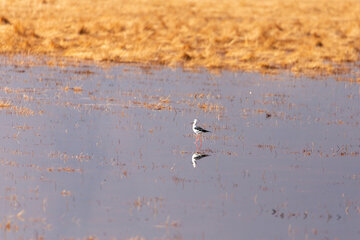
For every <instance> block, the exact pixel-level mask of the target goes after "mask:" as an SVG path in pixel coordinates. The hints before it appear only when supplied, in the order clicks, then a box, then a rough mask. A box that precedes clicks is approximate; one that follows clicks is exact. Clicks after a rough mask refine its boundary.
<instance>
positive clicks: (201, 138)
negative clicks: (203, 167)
mask: <svg viewBox="0 0 360 240" xmlns="http://www.w3.org/2000/svg"><path fill="white" fill-rule="evenodd" d="M201 145H202V137H200V148H201Z"/></svg>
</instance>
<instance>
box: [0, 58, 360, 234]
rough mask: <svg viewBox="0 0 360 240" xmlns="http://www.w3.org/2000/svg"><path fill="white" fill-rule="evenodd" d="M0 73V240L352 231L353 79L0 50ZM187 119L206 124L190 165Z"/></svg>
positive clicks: (355, 213)
mask: <svg viewBox="0 0 360 240" xmlns="http://www.w3.org/2000/svg"><path fill="white" fill-rule="evenodd" d="M0 73H1V74H0V83H1V87H0V101H1V102H2V103H6V104H8V105H6V106H5V105H3V106H2V107H0V132H1V138H0V182H1V186H0V238H1V239H85V238H91V237H93V238H94V239H96V238H98V239H130V238H133V239H141V238H143V239H250V240H251V239H358V238H359V237H360V229H359V224H360V191H359V187H360V155H359V153H360V126H359V119H360V85H359V84H357V83H351V82H348V81H336V80H334V79H333V78H331V77H328V78H325V77H324V78H322V79H316V80H314V79H307V78H294V77H292V76H288V75H286V74H284V75H279V76H263V75H259V74H249V73H232V72H223V73H221V74H217V75H214V74H211V73H208V72H206V71H199V72H184V71H183V70H181V69H168V68H161V69H157V68H148V67H139V66H126V65H113V66H99V65H98V66H97V65H92V64H78V65H71V64H70V65H68V66H67V65H65V66H63V67H55V66H46V65H29V66H27V65H26V64H25V65H24V64H22V65H16V64H9V62H8V61H4V60H3V62H2V64H1V66H0ZM0 105H1V104H0ZM194 118H197V119H199V123H200V125H201V126H203V127H205V128H207V129H209V130H210V131H211V133H209V134H206V135H204V136H203V139H202V140H203V141H202V147H201V148H200V149H198V150H199V152H201V153H205V154H208V155H210V156H208V157H205V158H202V159H200V160H198V161H196V164H193V162H192V155H193V154H194V153H196V151H197V146H196V145H195V144H194V142H195V136H194V134H193V133H192V130H191V122H192V121H193V119H194ZM194 166H196V167H195V168H194Z"/></svg>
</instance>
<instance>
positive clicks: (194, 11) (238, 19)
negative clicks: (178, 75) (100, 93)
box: [0, 0, 360, 75]
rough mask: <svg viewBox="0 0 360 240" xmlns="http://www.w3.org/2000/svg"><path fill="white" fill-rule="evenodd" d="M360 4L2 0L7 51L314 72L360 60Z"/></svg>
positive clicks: (0, 31) (328, 0)
mask: <svg viewBox="0 0 360 240" xmlns="http://www.w3.org/2000/svg"><path fill="white" fill-rule="evenodd" d="M359 13H360V1H358V0H343V1H338V0H317V1H310V0H305V1H296V0H287V1H280V0H262V1H253V0H236V1H235V0H227V1H215V0H200V1H192V0H169V1H161V0H93V1H89V0H78V1H71V0H61V1H60V0H13V1H7V0H0V41H1V43H2V44H1V45H0V52H1V53H3V54H18V53H21V54H31V55H38V54H39V55H42V54H45V55H49V56H62V57H63V56H66V57H72V58H75V59H90V60H96V61H114V62H120V63H144V64H159V65H166V66H183V67H185V68H198V67H205V68H208V69H215V70H218V69H228V70H235V71H236V70H241V71H256V72H264V73H278V72H279V71H283V70H286V71H291V72H293V73H299V74H305V75H319V74H330V75H332V74H337V73H344V72H346V71H348V70H349V69H350V67H351V65H352V64H351V63H358V61H359V56H360V14H359Z"/></svg>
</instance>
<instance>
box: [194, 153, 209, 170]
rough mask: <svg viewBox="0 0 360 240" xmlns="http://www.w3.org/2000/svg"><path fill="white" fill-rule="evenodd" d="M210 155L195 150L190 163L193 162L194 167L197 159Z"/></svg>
mask: <svg viewBox="0 0 360 240" xmlns="http://www.w3.org/2000/svg"><path fill="white" fill-rule="evenodd" d="M208 156H210V155H209V154H205V153H200V152H196V153H194V154H193V155H192V157H191V161H192V164H193V167H194V168H196V166H197V161H198V160H200V159H202V158H204V157H208Z"/></svg>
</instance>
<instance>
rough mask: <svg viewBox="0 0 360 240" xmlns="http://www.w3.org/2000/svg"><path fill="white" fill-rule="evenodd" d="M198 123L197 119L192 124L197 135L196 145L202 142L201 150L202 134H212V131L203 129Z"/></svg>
mask: <svg viewBox="0 0 360 240" xmlns="http://www.w3.org/2000/svg"><path fill="white" fill-rule="evenodd" d="M197 122H198V120H197V119H196V118H195V119H194V122H192V124H193V126H192V129H193V131H194V133H195V134H196V141H195V144H196V143H197V142H198V141H199V140H200V148H201V144H202V140H201V134H202V133H207V132H210V131H208V130H206V129H204V128H202V127H199V126H197V125H196V124H197ZM196 146H197V144H196ZM198 151H199V149H198Z"/></svg>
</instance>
